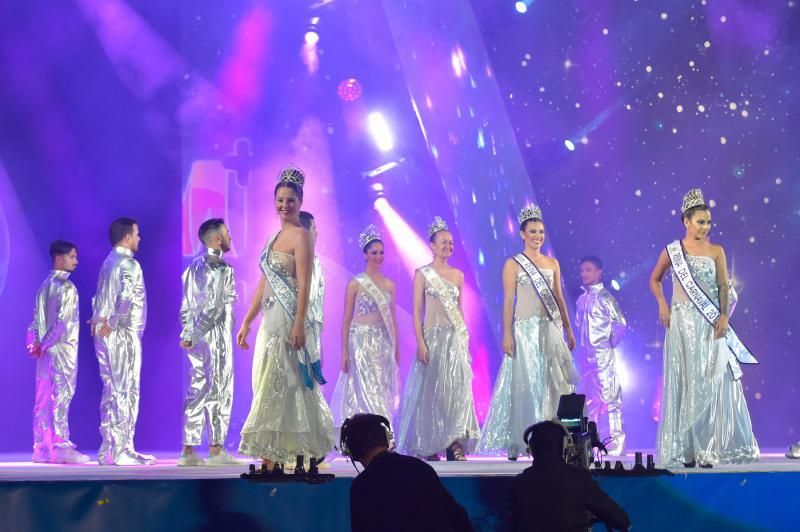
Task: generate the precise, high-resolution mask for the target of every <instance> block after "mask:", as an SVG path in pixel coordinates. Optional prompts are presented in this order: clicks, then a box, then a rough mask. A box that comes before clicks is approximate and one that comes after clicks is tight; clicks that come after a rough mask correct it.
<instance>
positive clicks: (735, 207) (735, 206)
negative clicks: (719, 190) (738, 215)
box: [733, 204, 739, 212]
mask: <svg viewBox="0 0 800 532" xmlns="http://www.w3.org/2000/svg"><path fill="white" fill-rule="evenodd" d="M738 210H739V206H738V205H736V204H734V205H733V211H734V212H736V211H738Z"/></svg>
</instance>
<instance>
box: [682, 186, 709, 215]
mask: <svg viewBox="0 0 800 532" xmlns="http://www.w3.org/2000/svg"><path fill="white" fill-rule="evenodd" d="M705 204H706V200H705V199H704V198H703V191H702V190H700V189H699V188H693V189H692V190H690V191H689V192H687V193H686V194H685V195H684V196H683V204H682V205H681V214H683V213H685V212H686V211H688V210H689V209H691V208H692V207H697V206H698V205H705Z"/></svg>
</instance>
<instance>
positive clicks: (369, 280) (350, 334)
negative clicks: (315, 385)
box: [331, 228, 398, 429]
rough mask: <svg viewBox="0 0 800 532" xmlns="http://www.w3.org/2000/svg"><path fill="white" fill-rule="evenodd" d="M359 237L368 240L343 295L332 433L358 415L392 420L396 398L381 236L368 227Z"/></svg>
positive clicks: (390, 288)
mask: <svg viewBox="0 0 800 532" xmlns="http://www.w3.org/2000/svg"><path fill="white" fill-rule="evenodd" d="M364 235H367V238H369V241H367V242H366V244H364V245H363V246H362V251H363V252H364V256H365V258H366V262H367V266H366V269H365V271H364V272H363V273H361V274H359V275H357V276H356V277H355V278H354V279H352V280H351V281H350V283H349V284H348V285H347V292H346V295H345V305H344V320H343V323H342V361H341V370H342V371H341V373H340V374H339V381H338V382H337V383H336V389H335V390H334V392H333V398H332V400H331V409H332V410H333V418H334V425H335V426H336V427H337V429H338V428H340V427H341V426H342V423H343V422H344V420H345V419H347V418H348V417H350V416H352V415H353V414H358V413H369V414H379V415H381V416H383V417H385V418H386V419H387V420H391V419H392V415H393V414H394V409H395V400H396V397H397V393H398V382H397V363H398V360H397V357H398V349H397V333H396V331H397V319H396V316H395V284H394V283H393V282H392V281H391V280H389V279H387V278H386V277H384V276H383V275H382V274H381V272H380V269H381V266H382V265H383V259H384V248H383V242H382V241H381V240H380V239H379V237H380V235H379V234H377V233H376V232H372V233H370V232H369V228H368V230H367V231H366V232H365V233H363V234H362V237H363V236H364ZM360 240H361V239H360ZM362 241H363V240H362ZM387 322H388V323H387Z"/></svg>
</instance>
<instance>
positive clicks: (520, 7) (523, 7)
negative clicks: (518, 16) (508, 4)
mask: <svg viewBox="0 0 800 532" xmlns="http://www.w3.org/2000/svg"><path fill="white" fill-rule="evenodd" d="M514 7H516V8H517V12H518V13H527V12H528V4H526V3H525V2H517V3H516V4H514Z"/></svg>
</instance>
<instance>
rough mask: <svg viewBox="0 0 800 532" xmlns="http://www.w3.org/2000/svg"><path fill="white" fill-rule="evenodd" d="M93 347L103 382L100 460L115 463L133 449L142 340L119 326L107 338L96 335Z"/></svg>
mask: <svg viewBox="0 0 800 532" xmlns="http://www.w3.org/2000/svg"><path fill="white" fill-rule="evenodd" d="M94 347H95V350H96V352H97V362H98V363H99V365H100V379H101V380H102V381H103V395H102V397H101V399H100V436H101V440H102V441H101V443H100V450H99V451H98V452H97V461H98V462H100V463H101V464H114V463H116V462H117V460H118V459H119V458H120V457H121V456H122V455H123V454H125V453H127V452H133V451H134V447H133V434H134V431H135V428H136V418H137V417H138V416H139V375H140V373H141V369H142V343H141V339H140V338H139V335H138V334H137V333H136V332H134V331H131V330H127V329H125V328H122V327H118V328H117V329H115V330H113V331H111V334H109V335H108V336H106V337H105V338H100V337H97V336H95V340H94Z"/></svg>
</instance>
